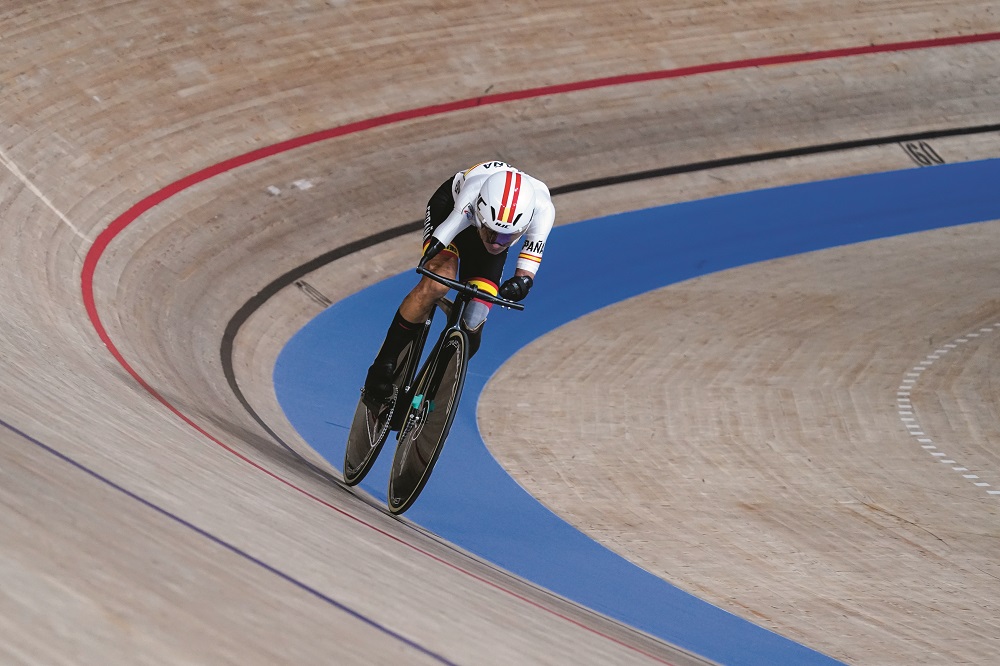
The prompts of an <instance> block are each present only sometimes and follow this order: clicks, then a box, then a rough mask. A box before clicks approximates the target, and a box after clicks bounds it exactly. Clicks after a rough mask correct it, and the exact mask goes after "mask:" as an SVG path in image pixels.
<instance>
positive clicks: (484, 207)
mask: <svg viewBox="0 0 1000 666" xmlns="http://www.w3.org/2000/svg"><path fill="white" fill-rule="evenodd" d="M534 213H535V188H534V187H532V185H531V182H530V180H529V179H528V177H527V176H525V175H524V174H523V173H521V172H519V171H501V172H500V173H495V174H493V175H492V176H490V177H489V178H487V179H486V182H485V183H483V186H482V188H481V189H480V190H479V198H478V199H476V222H477V226H478V227H479V232H480V236H481V237H482V238H483V241H484V242H486V243H493V244H497V245H510V244H511V243H513V242H514V241H515V240H517V239H518V237H520V236H521V234H523V233H524V231H525V229H527V228H528V224H529V223H530V222H531V216H532V215H534Z"/></svg>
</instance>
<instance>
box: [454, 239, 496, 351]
mask: <svg viewBox="0 0 1000 666" xmlns="http://www.w3.org/2000/svg"><path fill="white" fill-rule="evenodd" d="M467 231H469V232H471V233H473V234H476V231H475V229H469V230H467ZM462 233H466V232H464V231H463V232H462ZM456 240H457V239H456ZM506 259H507V251H506V250H504V251H503V252H501V253H500V254H490V253H489V252H487V251H486V249H485V247H484V246H483V243H482V241H481V240H479V236H478V234H476V235H475V240H474V241H473V242H470V243H468V246H467V247H466V246H463V247H462V264H461V266H460V267H459V276H458V279H459V281H461V282H471V283H473V284H475V285H476V286H478V287H479V288H480V289H482V290H483V291H485V292H486V293H488V294H492V295H493V296H496V295H497V291H498V290H499V287H498V286H497V285H499V284H500V280H501V278H502V277H503V266H504V262H505V261H506ZM489 313H490V306H489V305H488V304H487V303H485V302H483V301H477V300H475V299H473V300H472V301H471V302H470V303H469V305H468V307H466V309H465V314H464V315H463V316H462V328H464V329H465V332H466V333H467V334H468V336H469V358H472V357H473V356H474V355H475V353H476V352H477V351H479V346H480V344H481V343H482V339H483V327H484V326H485V325H486V317H487V316H488V315H489Z"/></svg>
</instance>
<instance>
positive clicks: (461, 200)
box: [362, 161, 555, 409]
mask: <svg viewBox="0 0 1000 666" xmlns="http://www.w3.org/2000/svg"><path fill="white" fill-rule="evenodd" d="M554 221H555V207H554V206H553V205H552V198H551V196H550V195H549V189H548V187H546V185H545V183H543V182H542V181H540V180H537V179H535V178H532V177H531V176H529V175H528V174H526V173H524V172H522V171H518V170H517V169H515V168H514V167H512V166H510V165H509V164H507V163H506V162H499V161H493V162H482V163H480V164H477V165H476V166H474V167H472V168H471V169H468V170H466V171H460V172H458V173H457V174H455V176H454V177H452V178H449V179H448V180H446V181H445V182H444V183H442V184H441V187H439V188H438V189H437V191H436V192H434V194H433V195H432V196H431V198H430V201H428V202H427V212H426V215H425V217H424V235H423V248H424V250H423V256H422V258H421V259H420V265H421V266H425V267H426V268H427V269H428V270H430V271H432V272H434V273H437V274H438V275H443V276H445V277H448V278H451V279H455V277H456V275H457V276H458V280H459V281H462V282H472V283H473V284H475V285H476V286H478V287H479V288H480V289H482V290H483V291H485V292H487V293H489V294H492V295H494V296H496V295H499V296H500V297H501V298H505V299H507V300H510V301H520V300H521V299H523V298H524V297H525V296H527V295H528V291H529V290H530V289H531V286H532V284H533V283H534V277H535V273H536V272H537V271H538V265H539V263H541V260H542V251H543V250H544V249H545V241H546V239H547V238H548V235H549V232H550V231H551V230H552V224H553V222H554ZM521 236H524V243H523V244H522V246H521V251H520V254H519V255H518V258H517V265H516V268H515V271H514V275H513V276H511V277H510V278H509V279H507V280H506V281H505V282H503V284H500V280H501V278H502V276H503V267H504V262H505V260H506V259H507V250H508V249H509V248H510V246H511V245H512V244H513V243H514V242H515V241H517V240H518V239H519V238H520V237H521ZM497 285H500V286H499V287H498V286H497ZM447 292H448V288H447V287H445V286H444V285H442V284H440V283H438V282H435V281H434V280H431V279H430V278H426V277H422V278H421V279H420V282H419V283H417V285H416V286H415V287H414V288H413V290H412V291H410V293H409V294H407V295H406V297H405V298H404V299H403V302H402V304H401V305H400V306H399V309H398V310H397V311H396V315H395V317H393V320H392V323H391V324H390V325H389V330H388V331H387V332H386V335H385V341H384V342H383V343H382V348H381V349H380V350H379V352H378V355H377V356H376V357H375V362H374V363H372V365H371V367H370V368H369V369H368V375H367V377H366V378H365V386H364V389H363V391H362V395H363V398H364V401H365V403H366V404H367V405H368V406H369V407H371V408H372V409H378V408H379V407H380V406H381V405H382V404H383V403H384V402H385V401H386V399H387V398H388V397H389V396H391V395H392V380H393V373H394V372H395V370H396V368H395V364H396V361H397V359H398V358H399V353H400V352H401V351H402V350H403V348H404V347H405V346H406V345H407V343H409V342H410V341H411V340H413V339H414V338H416V337H417V334H418V333H419V332H420V330H421V329H422V327H423V325H424V322H425V321H426V320H427V317H429V316H430V314H431V310H432V309H433V308H434V303H435V302H436V301H437V300H438V299H439V298H441V297H443V296H444V295H445V294H446V293H447ZM489 309H490V305H489V304H487V303H485V302H483V301H478V300H474V301H473V302H472V303H470V304H469V307H468V308H467V309H466V311H465V315H464V316H463V318H462V326H463V328H464V329H465V330H466V332H467V333H468V334H469V355H470V357H471V356H472V355H473V354H475V353H476V351H477V350H478V349H479V345H480V342H481V340H482V334H483V325H484V324H485V322H486V316H487V314H489Z"/></svg>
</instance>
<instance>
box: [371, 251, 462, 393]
mask: <svg viewBox="0 0 1000 666" xmlns="http://www.w3.org/2000/svg"><path fill="white" fill-rule="evenodd" d="M427 269H428V270H430V271H432V272H434V273H437V274H438V275H443V276H445V277H449V278H452V279H454V278H455V275H456V274H457V272H458V256H457V255H455V254H454V253H453V252H450V251H448V250H444V251H442V252H441V254H439V255H438V256H436V257H434V259H432V260H431V261H429V262H427ZM447 293H448V288H447V287H445V286H443V285H441V284H439V283H438V282H435V281H434V280H431V279H429V278H421V279H420V282H419V283H417V285H416V286H415V287H414V288H413V289H412V290H411V291H410V293H409V294H407V295H406V298H404V299H403V302H402V304H401V305H400V306H399V309H398V310H397V311H396V314H395V316H394V317H393V318H392V323H391V324H389V330H387V331H386V334H385V340H384V341H383V342H382V347H381V348H380V349H379V352H378V354H377V355H376V356H375V361H374V363H372V365H371V366H370V367H369V368H368V375H367V376H366V377H365V389H364V393H365V397H366V399H368V401H369V402H370V403H371V404H377V403H379V402H381V401H383V400H385V399H386V398H387V397H389V396H390V395H391V394H392V380H393V375H394V374H395V372H396V360H397V359H398V358H399V354H400V352H401V351H403V348H404V347H406V345H407V344H409V343H410V342H411V341H413V340H414V339H415V338H416V337H417V335H418V334H419V333H420V330H421V329H422V328H423V326H424V322H425V321H427V318H428V317H429V316H430V314H431V310H432V309H433V308H434V303H435V302H436V301H437V300H438V299H439V298H441V297H442V296H444V295H445V294H447Z"/></svg>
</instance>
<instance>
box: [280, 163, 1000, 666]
mask: <svg viewBox="0 0 1000 666" xmlns="http://www.w3.org/2000/svg"><path fill="white" fill-rule="evenodd" d="M997 183H1000V160H987V161H982V162H972V163H963V164H956V165H944V166H937V167H932V168H925V169H910V170H906V171H898V172H891V173H882V174H874V175H866V176H859V177H852V178H845V179H839V180H833V181H825V182H819V183H810V184H805V185H795V186H790V187H782V188H776V189H768V190H760V191H756V192H748V193H743V194H735V195H729V196H723V197H717V198H713V199H707V200H703V201H695V202H690V203H682V204H676V205H671V206H663V207H660V208H653V209H649V210H642V211H637V212H631V213H625V214H621V215H615V216H611V217H606V218H601V219H595V220H590V221H587V222H580V223H577V224H572V225H567V226H563V227H557V228H556V229H555V230H554V231H553V233H552V235H551V236H550V239H549V242H548V243H547V244H546V250H547V251H546V255H545V261H544V263H543V265H542V267H541V270H540V272H539V275H538V278H539V279H538V280H537V281H536V286H535V288H534V289H533V290H532V292H531V296H530V297H529V298H528V299H527V301H526V302H525V304H526V306H527V309H526V310H525V311H524V312H510V311H505V310H499V309H497V308H494V311H493V313H492V314H491V316H490V321H489V324H488V325H487V328H486V333H485V336H484V342H483V348H482V350H481V351H480V353H479V354H478V355H477V356H476V357H475V359H474V360H473V361H472V363H471V364H470V368H469V374H468V378H467V380H466V386H465V394H464V396H463V399H462V403H461V405H460V407H459V413H458V415H457V417H456V419H455V424H454V426H453V428H452V432H451V435H450V437H449V440H448V442H447V445H446V446H445V448H444V451H443V453H442V455H441V458H440V461H439V462H438V466H437V468H436V469H435V471H434V475H433V476H432V477H431V479H430V481H429V483H428V485H427V487H426V489H425V490H424V492H423V494H422V495H421V497H420V499H419V500H418V501H417V503H416V504H415V505H414V506H413V507H412V508H411V509H410V510H409V511H408V512H407V514H406V517H407V518H408V519H410V520H412V521H414V522H416V523H419V524H420V525H422V526H424V527H426V528H427V529H429V530H431V531H432V532H434V533H436V534H438V535H440V536H441V537H443V538H445V539H447V540H448V541H450V542H452V543H455V544H457V545H459V546H461V547H462V548H464V549H466V550H468V551H471V552H473V553H475V554H476V555H479V556H481V557H483V558H485V559H487V560H489V561H492V562H494V563H496V564H498V565H499V566H501V567H503V568H505V569H507V570H509V571H511V572H513V573H515V574H517V575H519V576H521V577H523V578H525V579H528V580H531V581H533V582H535V583H537V584H539V585H541V586H543V587H545V588H548V589H550V590H552V591H553V592H556V593H558V594H560V595H562V596H564V597H567V598H569V599H572V600H573V601H576V602H578V603H580V604H582V605H584V606H587V607H589V608H592V609H594V610H596V611H598V612H600V613H604V614H606V615H608V616H610V617H613V618H615V619H618V620H620V621H622V622H625V623H626V624H629V625H631V626H634V627H636V628H638V629H640V630H642V631H645V632H647V633H649V634H652V635H654V636H658V637H660V638H663V639H664V640H667V641H669V642H671V643H674V644H676V645H679V646H681V647H683V648H686V649H688V650H690V651H692V652H695V653H697V654H700V655H703V656H705V657H707V658H710V659H713V660H715V661H718V662H720V663H725V664H769V665H773V664H826V663H836V662H834V661H833V660H831V659H829V658H828V657H826V656H824V655H821V654H819V653H817V652H814V651H812V650H809V649H808V648H805V647H803V646H801V645H799V644H797V643H794V642H792V641H789V640H787V639H785V638H783V637H781V636H778V635H776V634H774V633H772V632H770V631H767V630H765V629H762V628H760V627H757V626H756V625H753V624H751V623H749V622H747V621H745V620H742V619H740V618H737V617H736V616H734V615H731V614H729V613H727V612H725V611H722V610H720V609H718V608H716V607H715V606H712V605H710V604H708V603H706V602H704V601H701V600H699V599H697V598H695V597H693V596H691V595H689V594H687V593H685V592H682V591H681V590H679V589H677V588H676V587H674V586H672V585H670V584H669V583H667V582H665V581H663V580H661V579H659V578H657V577H656V576H653V575H652V574H650V573H648V572H646V571H644V570H643V569H641V568H639V567H637V566H635V565H633V564H631V563H630V562H628V561H626V560H624V559H623V558H621V557H619V556H618V555H615V554H614V553H612V552H611V551H610V550H608V549H606V548H605V547H603V546H601V545H600V544H598V543H596V542H594V541H593V540H591V539H590V538H589V537H587V536H585V535H584V534H582V533H581V532H579V531H578V530H576V529H575V528H573V527H571V526H570V525H569V524H567V523H566V522H564V521H563V520H561V519H560V518H559V517H558V516H556V515H554V514H553V513H551V512H550V511H548V510H547V509H545V508H544V507H543V506H541V505H540V504H539V503H538V502H537V501H535V500H534V499H533V498H532V497H531V496H529V495H528V494H527V493H526V492H525V491H524V490H523V489H522V488H521V487H520V486H519V485H518V484H517V483H516V482H515V481H514V480H513V479H512V478H511V477H510V476H509V475H508V474H507V473H506V472H505V471H504V470H503V469H502V468H501V467H500V466H499V465H498V464H497V463H496V461H495V460H494V459H493V458H492V457H491V456H490V454H489V453H488V451H487V449H486V447H485V445H484V444H483V441H482V439H481V437H480V434H479V430H478V427H477V424H476V404H477V402H478V399H479V395H480V393H481V391H482V389H483V387H484V386H485V384H486V382H487V380H488V379H489V377H490V376H491V375H492V374H493V373H494V372H495V371H496V370H497V369H498V368H499V367H500V365H501V364H502V363H504V362H505V361H506V360H507V359H509V358H510V357H511V356H513V355H514V354H515V353H516V352H517V351H518V350H519V349H521V348H522V347H523V346H525V345H526V344H528V343H530V342H532V341H533V340H535V339H536V338H539V337H541V336H542V335H544V334H545V333H547V332H549V331H551V330H553V329H555V328H556V327H558V326H561V325H563V324H565V323H567V322H570V321H572V320H574V319H576V318H578V317H581V316H583V315H586V314H588V313H590V312H593V311H595V310H597V309H599V308H602V307H605V306H608V305H611V304H614V303H617V302H619V301H621V300H623V299H626V298H629V297H632V296H637V295H639V294H642V293H645V292H648V291H650V290H653V289H657V288H660V287H663V286H666V285H669V284H673V283H676V282H679V281H682V280H686V279H689V278H693V277H697V276H699V275H704V274H707V273H711V272H715V271H720V270H724V269H727V268H732V267H735V266H741V265H745V264H749V263H754V262H759V261H766V260H768V259H774V258H778V257H784V256H788V255H793V254H800V253H803V252H809V251H813V250H819V249H823V248H829V247H833V246H837V245H844V244H850V243H857V242H860V241H866V240H871V239H876V238H882V237H887V236H893V235H898V234H904V233H911V232H917V231H923V230H928V229H934V228H939V227H945V226H954V225H960V224H968V223H973V222H982V221H987V220H995V219H998V218H1000V196H998V194H997V192H998V189H1000V188H998V187H997ZM651 187H652V185H651ZM418 252H419V249H418V248H416V247H415V248H414V260H416V258H417V256H418ZM508 269H509V267H508ZM417 277H418V276H417V275H416V274H414V273H412V272H407V273H405V274H402V275H398V276H396V277H393V278H390V279H388V280H385V281H383V282H381V283H379V284H376V285H374V286H372V287H370V288H369V289H366V290H365V291H363V292H361V293H359V294H356V295H354V296H352V297H350V298H347V299H345V300H343V301H341V302H339V303H336V304H334V305H332V306H331V307H330V308H328V309H327V310H325V311H324V312H323V313H321V314H320V315H319V316H318V317H316V319H314V320H313V321H312V322H310V323H309V324H308V325H307V326H305V327H304V328H303V329H302V330H301V331H300V332H299V333H297V334H296V335H295V337H293V338H292V339H291V340H290V341H289V343H288V345H287V346H286V347H285V349H284V350H283V351H282V353H281V355H280V356H279V358H278V361H277V364H276V366H275V372H274V384H275V389H276V391H277V395H278V399H279V401H280V403H281V405H282V407H283V409H284V410H285V413H286V414H287V416H288V418H289V420H290V421H291V423H292V424H293V425H294V426H295V428H296V429H297V430H298V432H299V433H300V434H301V435H302V436H303V437H304V438H305V440H306V441H308V442H309V444H310V445H311V446H313V448H315V449H316V451H318V452H319V453H320V454H321V455H323V456H324V457H325V458H327V459H328V460H329V461H330V462H331V463H332V464H333V465H334V466H336V467H337V468H338V469H340V468H341V465H342V462H343V455H344V441H345V439H346V435H347V428H348V427H349V425H350V421H351V417H352V414H353V411H354V407H355V405H356V403H357V399H358V395H359V393H358V392H359V387H360V385H361V382H362V380H363V377H364V373H365V370H366V369H367V366H368V364H369V363H370V362H371V359H372V358H373V357H374V355H375V353H376V351H377V350H378V347H379V345H380V344H381V342H382V338H383V336H384V333H385V328H386V326H387V325H388V323H389V321H390V320H391V318H392V315H393V313H394V311H395V308H396V307H397V306H398V304H399V302H400V301H401V300H402V298H403V296H404V295H405V294H406V292H407V291H409V289H410V288H411V287H412V286H413V285H414V284H415V283H416V280H417ZM872 288H873V289H877V288H878V286H877V285H872ZM437 319H438V322H437V326H436V329H439V328H440V325H441V321H440V320H441V319H443V317H440V316H439V317H438V318H437ZM432 335H433V333H432ZM608 362H609V363H613V362H614V359H608ZM537 371H538V372H545V368H537ZM566 390H567V391H572V390H573V387H572V386H568V387H566ZM533 399H535V400H544V399H545V396H533ZM523 418H524V421H525V427H526V428H527V429H528V430H529V431H530V429H531V419H532V414H531V412H530V411H526V412H525V413H524V415H523ZM394 445H395V437H394V436H392V437H390V440H389V441H388V442H387V443H386V447H385V449H384V450H383V452H382V454H381V457H380V459H379V461H378V463H376V466H375V468H374V469H373V470H372V471H371V472H370V473H369V475H368V477H367V478H366V479H365V481H363V482H362V484H361V487H362V488H363V489H364V490H366V491H367V492H369V493H371V494H372V495H374V496H376V497H378V498H384V497H385V490H386V485H387V478H388V468H389V463H390V461H391V458H392V449H393V447H394ZM548 464H553V463H548ZM554 464H558V462H556V463H554ZM582 501H585V500H582ZM677 529H678V530H683V529H684V526H683V525H682V524H678V526H677Z"/></svg>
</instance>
